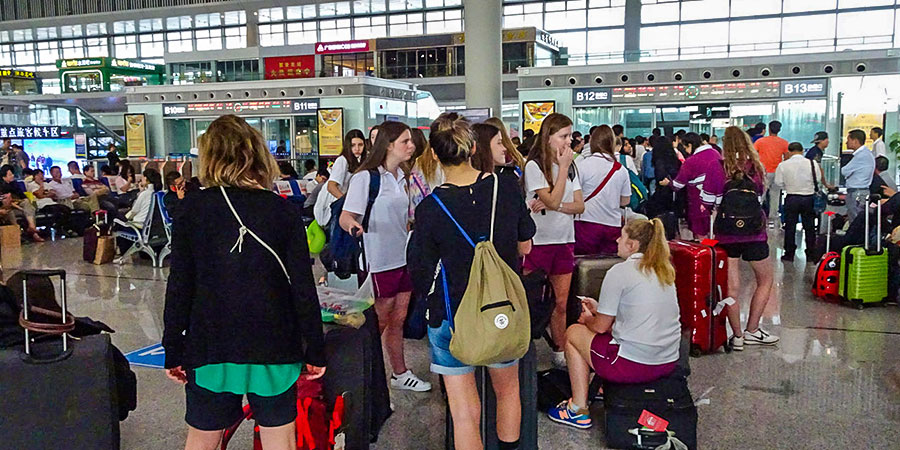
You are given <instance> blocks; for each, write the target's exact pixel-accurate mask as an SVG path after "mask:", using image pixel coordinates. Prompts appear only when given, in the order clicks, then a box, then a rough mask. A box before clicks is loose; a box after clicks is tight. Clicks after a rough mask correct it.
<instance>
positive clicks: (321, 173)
mask: <svg viewBox="0 0 900 450" xmlns="http://www.w3.org/2000/svg"><path fill="white" fill-rule="evenodd" d="M329 176H330V174H329V173H328V169H326V168H324V167H320V168H319V170H318V171H317V172H316V179H315V180H313V181H314V182H315V183H316V184H315V187H313V188H312V190H311V191H309V194H308V195H307V196H306V200H304V201H303V215H304V216H306V217H313V208H315V206H316V200H318V199H319V193H320V192H322V189H323V188H325V182H326V181H328V177H329Z"/></svg>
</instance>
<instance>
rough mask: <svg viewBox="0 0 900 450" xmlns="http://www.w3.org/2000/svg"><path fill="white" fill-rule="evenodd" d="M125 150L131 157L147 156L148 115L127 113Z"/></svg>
mask: <svg viewBox="0 0 900 450" xmlns="http://www.w3.org/2000/svg"><path fill="white" fill-rule="evenodd" d="M125 152H126V154H127V155H128V157H129V158H131V157H139V158H146V157H147V116H145V115H144V114H143V113H138V114H125Z"/></svg>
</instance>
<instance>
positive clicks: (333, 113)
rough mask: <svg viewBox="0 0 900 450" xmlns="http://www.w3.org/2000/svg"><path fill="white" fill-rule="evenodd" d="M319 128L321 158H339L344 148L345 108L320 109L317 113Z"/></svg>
mask: <svg viewBox="0 0 900 450" xmlns="http://www.w3.org/2000/svg"><path fill="white" fill-rule="evenodd" d="M316 117H317V118H318V119H317V121H318V128H319V156H337V155H340V154H341V149H342V148H343V147H344V110H343V108H333V109H320V110H318V111H317V112H316Z"/></svg>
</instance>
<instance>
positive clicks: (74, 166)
mask: <svg viewBox="0 0 900 450" xmlns="http://www.w3.org/2000/svg"><path fill="white" fill-rule="evenodd" d="M68 168H69V178H79V179H82V180H83V179H84V175H82V174H81V168H80V167H79V166H78V162H77V161H69V164H68Z"/></svg>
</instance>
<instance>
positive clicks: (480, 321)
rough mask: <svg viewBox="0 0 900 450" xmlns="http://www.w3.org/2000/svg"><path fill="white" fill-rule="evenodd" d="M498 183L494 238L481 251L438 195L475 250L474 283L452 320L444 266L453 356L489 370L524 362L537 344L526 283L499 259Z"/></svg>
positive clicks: (471, 275) (493, 208)
mask: <svg viewBox="0 0 900 450" xmlns="http://www.w3.org/2000/svg"><path fill="white" fill-rule="evenodd" d="M493 177H494V196H493V203H492V205H491V232H490V238H489V239H488V240H487V241H482V242H479V243H478V244H477V245H476V244H475V243H474V242H473V241H472V238H471V237H469V235H468V233H466V231H465V230H464V229H463V228H462V226H461V225H460V224H459V222H457V221H456V219H455V218H454V217H453V215H452V214H450V211H449V210H447V207H446V206H444V203H443V202H441V200H440V198H439V197H438V195H437V194H436V193H433V194H432V196H433V197H434V199H435V200H436V201H437V204H438V205H439V206H440V207H441V209H443V210H444V212H445V213H446V214H447V216H448V217H449V218H450V220H451V221H453V223H454V224H455V225H456V228H458V229H459V232H460V233H462V235H463V237H465V238H466V240H467V241H468V242H469V244H470V245H472V247H474V249H475V258H474V259H473V261H472V268H471V270H470V271H469V283H468V285H467V286H466V292H465V294H464V295H463V298H462V300H461V301H460V303H459V308H458V309H457V310H456V314H452V309H451V307H450V294H449V293H448V288H447V275H446V271H445V270H444V269H443V265H442V266H441V282H442V283H443V288H444V304H445V307H446V309H447V319H448V321H449V322H450V332H451V336H452V337H451V339H450V353H451V354H452V355H453V357H455V358H456V359H458V360H459V361H460V362H462V363H464V364H467V365H470V366H486V365H489V364H498V363H503V362H508V361H512V360H516V359H519V358H521V357H523V356H525V353H526V352H527V351H528V346H529V344H530V343H531V318H530V316H529V313H528V299H527V298H526V297H525V288H524V287H523V286H522V280H521V279H520V278H519V275H518V274H517V273H516V272H515V271H514V270H513V269H512V268H511V267H509V265H508V264H506V262H505V261H503V258H501V257H500V255H499V254H497V249H496V248H494V244H493V242H492V241H493V239H494V216H495V213H496V210H497V184H498V183H499V181H498V179H497V175H493Z"/></svg>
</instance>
